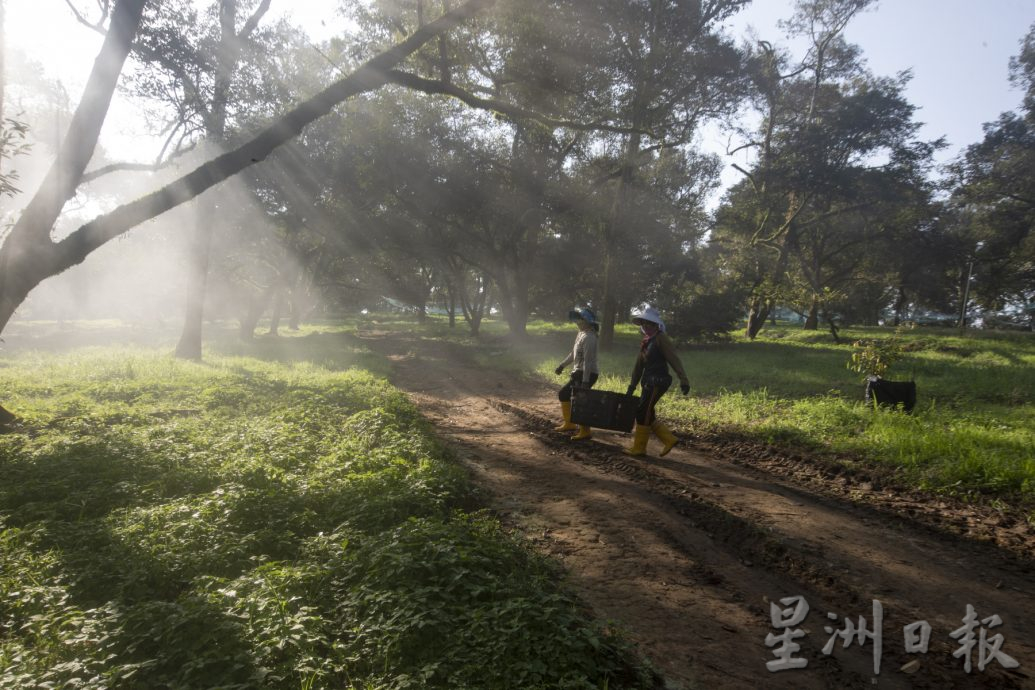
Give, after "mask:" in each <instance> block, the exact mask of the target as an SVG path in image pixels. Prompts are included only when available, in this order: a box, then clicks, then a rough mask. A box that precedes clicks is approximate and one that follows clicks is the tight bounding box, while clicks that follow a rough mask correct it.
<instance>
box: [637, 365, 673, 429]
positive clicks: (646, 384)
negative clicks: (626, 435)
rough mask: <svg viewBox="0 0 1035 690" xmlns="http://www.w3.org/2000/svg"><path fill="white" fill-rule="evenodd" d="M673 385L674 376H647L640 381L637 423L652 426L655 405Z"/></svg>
mask: <svg viewBox="0 0 1035 690" xmlns="http://www.w3.org/2000/svg"><path fill="white" fill-rule="evenodd" d="M671 385H672V377H671V376H669V377H666V378H647V377H646V376H644V377H643V379H642V380H641V381H640V404H639V406H638V407H637V408H636V423H637V424H643V425H645V426H650V425H651V424H653V423H654V406H655V405H657V404H658V400H660V399H661V396H663V395H664V394H665V391H667V390H668V387H669V386H671Z"/></svg>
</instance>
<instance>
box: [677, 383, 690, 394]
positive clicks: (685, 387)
mask: <svg viewBox="0 0 1035 690" xmlns="http://www.w3.org/2000/svg"><path fill="white" fill-rule="evenodd" d="M679 390H681V391H683V395H690V384H689V383H681V384H679Z"/></svg>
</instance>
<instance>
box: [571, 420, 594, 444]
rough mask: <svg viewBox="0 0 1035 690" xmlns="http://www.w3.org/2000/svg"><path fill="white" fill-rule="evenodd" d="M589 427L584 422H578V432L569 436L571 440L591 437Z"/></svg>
mask: <svg viewBox="0 0 1035 690" xmlns="http://www.w3.org/2000/svg"><path fill="white" fill-rule="evenodd" d="M590 429H591V427H588V426H586V425H585V424H579V433H577V434H575V435H574V436H572V437H571V440H572V441H581V440H583V439H586V438H593V433H592V432H591V431H590Z"/></svg>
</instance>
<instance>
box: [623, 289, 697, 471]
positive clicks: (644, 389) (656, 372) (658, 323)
mask: <svg viewBox="0 0 1035 690" xmlns="http://www.w3.org/2000/svg"><path fill="white" fill-rule="evenodd" d="M632 321H633V323H634V324H636V325H637V326H639V327H640V333H642V334H643V340H641V341H640V351H639V353H637V355H636V366H635V367H634V368H633V372H632V381H631V382H630V383H629V389H628V390H627V391H626V394H627V395H634V394H635V393H636V386H637V385H639V386H640V405H639V407H638V408H637V409H636V429H635V430H634V431H633V444H632V447H631V448H626V449H625V450H624V452H625V453H627V454H629V455H646V454H647V441H648V440H650V433H651V431H653V432H654V434H655V435H656V436H657V437H658V438H659V439H660V440H661V442H662V443H663V444H664V447H663V448H662V449H661V452H660V453H658V455H659V456H662V455H666V454H667V453H668V452H669V451H670V450H672V447H673V446H674V445H676V441H677V440H678V439H677V438H676V436H675V434H673V433H672V432H671V431H670V430H669V428H668V427H667V426H665V424H664V423H663V422H660V421H658V419H657V418H656V417H655V414H654V406H655V405H657V404H658V400H659V399H660V398H661V396H662V395H664V394H665V391H667V390H668V388H669V386H671V385H672V374H670V373H669V370H668V368H669V366H671V367H672V368H673V369H675V371H676V375H677V376H679V388H680V390H682V391H683V395H687V394H688V393H689V392H690V381H689V379H687V377H686V372H685V371H684V370H683V363H682V362H680V361H679V355H677V354H676V348H675V346H674V345H673V344H672V341H671V340H670V339H669V337H668V335H666V333H665V322H664V321H662V320H661V315H660V314H658V311H657V309H654V308H653V307H649V306H648V307H645V308H644V309H641V310H639V311H638V312H636V313H635V314H634V315H633V320H632Z"/></svg>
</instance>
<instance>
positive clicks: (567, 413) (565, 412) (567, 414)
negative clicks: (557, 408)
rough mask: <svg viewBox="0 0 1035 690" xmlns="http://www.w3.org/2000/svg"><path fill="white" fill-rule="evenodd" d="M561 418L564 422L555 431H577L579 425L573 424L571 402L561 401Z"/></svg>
mask: <svg viewBox="0 0 1035 690" xmlns="http://www.w3.org/2000/svg"><path fill="white" fill-rule="evenodd" d="M561 416H562V417H564V421H563V422H561V425H560V426H555V427H554V428H553V430H554V431H575V429H578V428H579V427H578V425H576V424H572V423H571V401H570V400H562V401H561Z"/></svg>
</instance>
